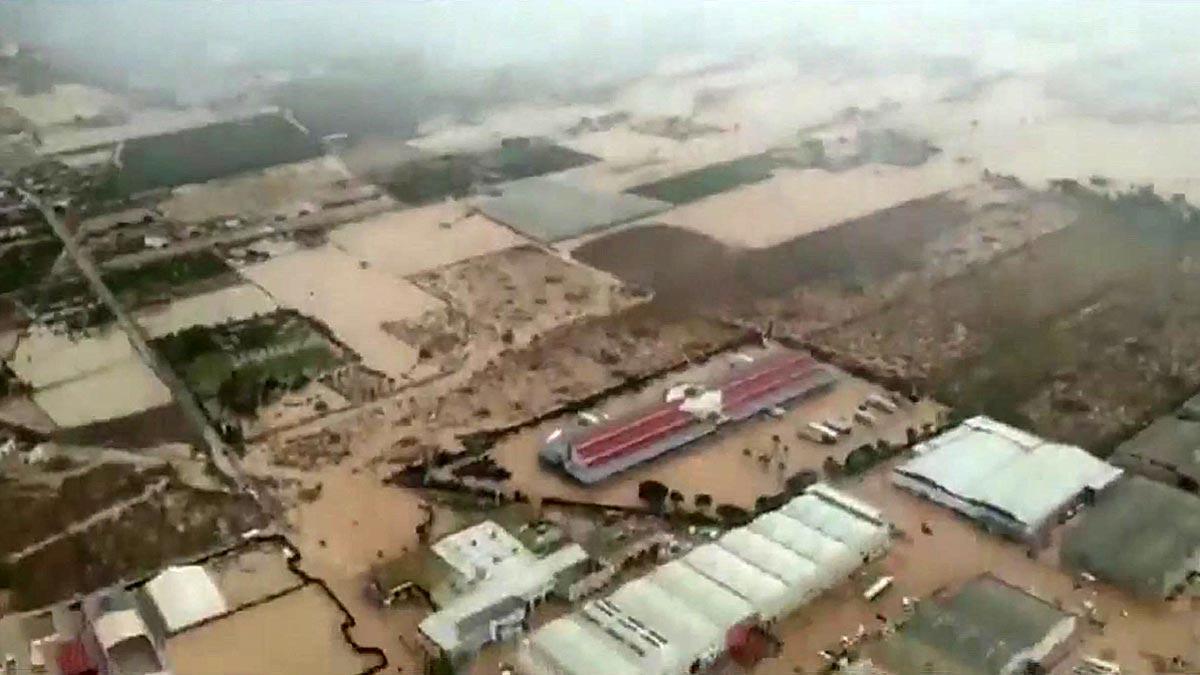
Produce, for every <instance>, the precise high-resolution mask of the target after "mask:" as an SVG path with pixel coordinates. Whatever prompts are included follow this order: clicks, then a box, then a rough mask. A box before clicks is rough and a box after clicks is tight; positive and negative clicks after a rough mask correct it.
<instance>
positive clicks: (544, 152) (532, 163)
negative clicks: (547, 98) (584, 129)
mask: <svg viewBox="0 0 1200 675" xmlns="http://www.w3.org/2000/svg"><path fill="white" fill-rule="evenodd" d="M594 161H596V158H595V157H592V156H591V155H587V154H584V153H581V152H577V151H575V150H571V149H569V148H565V147H562V146H560V145H556V144H554V143H552V142H550V141H547V140H545V139H540V138H509V139H504V140H503V141H502V142H501V143H500V146H499V147H495V148H492V149H490V150H486V151H482V152H471V153H458V154H445V155H440V156H437V157H430V158H416V159H413V160H410V161H408V162H405V163H403V164H401V165H399V166H397V167H395V168H393V169H391V170H390V172H389V173H388V175H385V176H371V177H372V178H373V179H375V180H376V181H377V182H379V183H380V184H381V185H382V186H383V187H384V188H386V189H387V190H388V192H390V193H391V195H392V196H393V197H395V198H396V199H398V200H400V201H401V202H403V203H405V204H411V205H420V204H428V203H431V202H435V201H440V200H443V199H446V198H455V199H459V198H462V197H466V196H467V195H469V194H471V193H472V192H473V191H474V190H475V189H476V188H478V187H480V186H484V185H494V184H496V183H503V182H507V181H512V180H518V179H521V178H530V177H533V176H541V175H543V174H547V173H554V172H558V171H563V170H566V169H572V168H575V167H579V166H583V165H585V164H589V163H591V162H594Z"/></svg>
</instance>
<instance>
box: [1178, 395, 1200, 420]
mask: <svg viewBox="0 0 1200 675" xmlns="http://www.w3.org/2000/svg"><path fill="white" fill-rule="evenodd" d="M1179 417H1180V418H1182V419H1185V420H1192V421H1193V422H1200V394H1196V395H1195V396H1193V397H1191V398H1189V399H1188V400H1186V401H1184V402H1183V405H1181V406H1179Z"/></svg>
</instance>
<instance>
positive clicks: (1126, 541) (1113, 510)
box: [1061, 475, 1200, 598]
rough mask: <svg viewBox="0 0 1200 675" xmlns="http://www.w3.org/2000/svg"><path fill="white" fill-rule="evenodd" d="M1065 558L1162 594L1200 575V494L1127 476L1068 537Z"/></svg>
mask: <svg viewBox="0 0 1200 675" xmlns="http://www.w3.org/2000/svg"><path fill="white" fill-rule="evenodd" d="M1061 557H1062V562H1063V564H1064V565H1066V566H1067V567H1069V568H1072V569H1076V570H1080V571H1085V572H1089V573H1091V574H1094V575H1096V576H1097V577H1100V578H1102V579H1104V580H1106V581H1109V582H1111V583H1113V584H1115V585H1117V586H1121V587H1123V588H1125V589H1127V590H1130V591H1132V592H1134V593H1136V594H1138V595H1142V596H1146V597H1152V598H1162V597H1165V596H1167V595H1169V594H1170V593H1172V592H1173V591H1174V590H1175V589H1177V588H1179V587H1180V586H1182V585H1183V584H1184V583H1185V582H1186V581H1187V578H1188V575H1190V574H1194V573H1200V497H1197V496H1195V495H1192V494H1189V493H1187V492H1184V491H1182V490H1179V489H1176V488H1173V487H1171V486H1169V485H1163V484H1161V483H1157V482H1155V481H1152V480H1150V479H1148V478H1144V477H1142V476H1134V475H1130V476H1126V477H1125V478H1123V479H1121V480H1120V481H1118V482H1117V484H1116V485H1114V486H1113V487H1112V489H1111V490H1109V491H1108V492H1107V493H1105V494H1104V496H1103V497H1101V498H1100V500H1099V501H1098V502H1097V503H1096V504H1095V506H1093V507H1092V508H1090V509H1088V510H1087V511H1085V512H1084V513H1083V516H1082V517H1081V520H1080V522H1079V523H1078V525H1077V526H1076V527H1074V528H1072V529H1070V530H1068V531H1067V533H1066V534H1065V535H1064V537H1063V544H1062V549H1061Z"/></svg>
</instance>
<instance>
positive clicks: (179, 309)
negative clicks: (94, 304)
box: [135, 284, 278, 338]
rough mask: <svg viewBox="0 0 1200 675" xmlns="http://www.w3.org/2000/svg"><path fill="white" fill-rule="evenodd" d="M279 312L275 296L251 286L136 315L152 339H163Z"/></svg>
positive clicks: (235, 288)
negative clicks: (201, 328)
mask: <svg viewBox="0 0 1200 675" xmlns="http://www.w3.org/2000/svg"><path fill="white" fill-rule="evenodd" d="M276 309H278V306H277V305H276V304H275V303H274V301H272V300H271V297H270V296H268V295H267V294H266V293H264V292H263V291H262V289H260V288H258V287H257V286H254V285H251V284H241V285H237V286H229V287H227V288H222V289H220V290H217V291H212V292H209V293H201V294H199V295H193V296H191V297H189V298H183V299H180V300H176V301H174V302H172V303H170V304H169V305H167V306H166V307H153V308H147V309H144V310H142V311H140V312H138V313H137V314H136V315H135V316H136V319H137V322H138V323H139V324H141V326H142V328H144V329H145V331H146V333H147V334H148V335H149V336H150V337H152V338H153V337H162V336H164V335H170V334H171V333H176V332H178V331H181V330H184V329H185V328H190V327H192V326H215V325H217V324H221V323H227V322H230V321H241V320H244V319H249V318H251V317H254V316H258V315H261V314H270V313H271V312H274V311H275V310H276Z"/></svg>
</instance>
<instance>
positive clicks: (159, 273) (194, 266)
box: [104, 251, 231, 308]
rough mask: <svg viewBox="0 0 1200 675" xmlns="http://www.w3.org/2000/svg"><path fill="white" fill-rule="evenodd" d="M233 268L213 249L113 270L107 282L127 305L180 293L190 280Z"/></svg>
mask: <svg viewBox="0 0 1200 675" xmlns="http://www.w3.org/2000/svg"><path fill="white" fill-rule="evenodd" d="M230 271H231V270H230V268H229V266H228V265H226V264H225V261H224V260H222V259H221V258H220V256H218V255H217V254H215V253H213V252H212V251H199V252H196V253H191V254H188V255H182V256H176V257H174V258H168V259H166V260H159V261H156V262H152V263H149V264H146V265H142V266H140V267H136V268H128V269H118V270H110V271H107V272H105V273H104V283H105V284H106V285H107V286H108V289H109V290H110V291H112V293H113V295H115V296H117V299H118V300H120V302H121V304H122V305H124V306H125V307H130V308H132V307H138V306H140V305H142V304H145V303H146V302H150V301H153V300H161V299H165V298H170V297H174V296H177V295H179V293H180V291H181V289H182V288H184V287H185V286H188V285H189V284H195V283H198V282H202V281H207V280H210V279H214V278H216V277H218V276H221V275H222V274H226V273H229V272H230Z"/></svg>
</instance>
